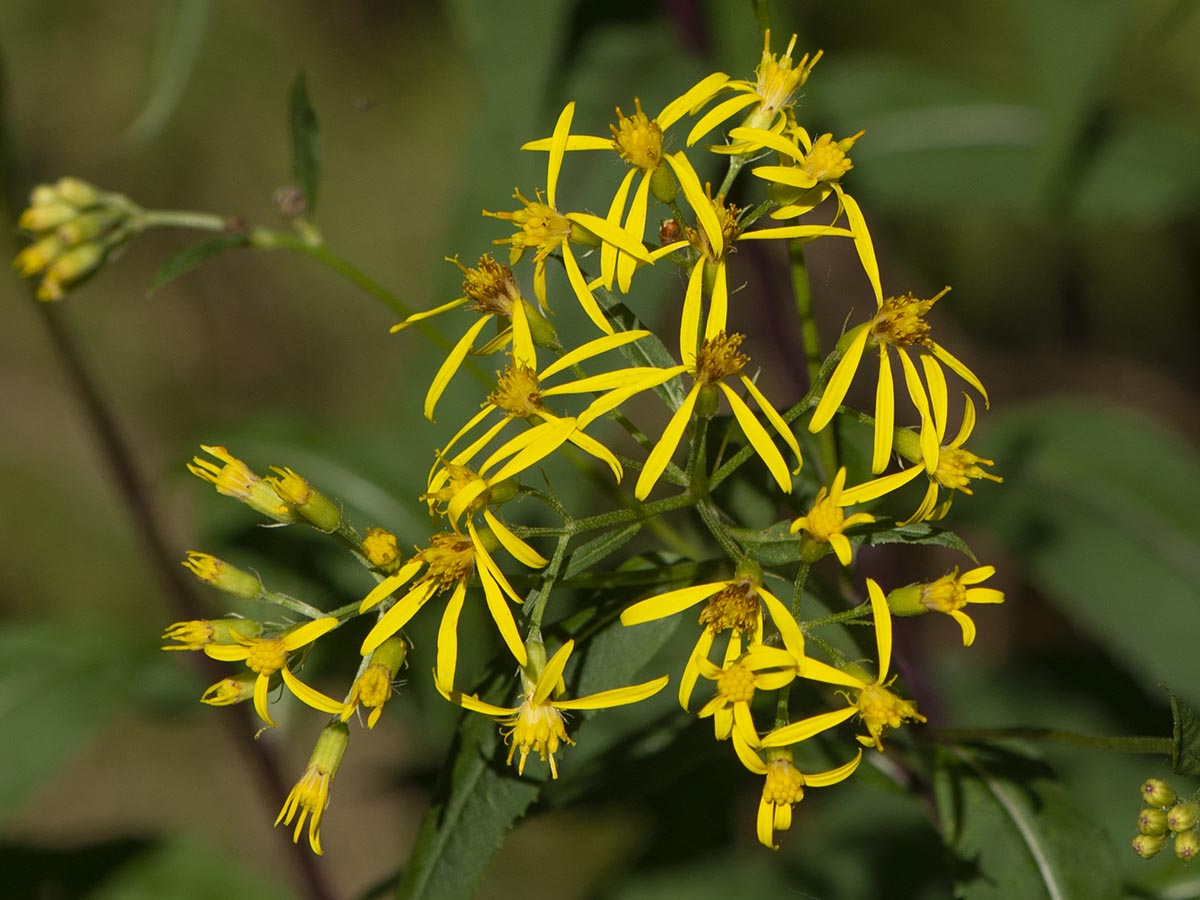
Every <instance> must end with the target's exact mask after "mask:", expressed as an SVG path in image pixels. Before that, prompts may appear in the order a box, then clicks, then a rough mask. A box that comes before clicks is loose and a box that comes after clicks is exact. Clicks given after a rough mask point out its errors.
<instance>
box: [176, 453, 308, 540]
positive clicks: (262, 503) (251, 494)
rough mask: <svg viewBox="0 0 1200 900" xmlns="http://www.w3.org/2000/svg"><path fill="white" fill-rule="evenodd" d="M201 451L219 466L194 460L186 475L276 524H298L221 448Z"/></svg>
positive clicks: (270, 489) (265, 485) (263, 483)
mask: <svg viewBox="0 0 1200 900" xmlns="http://www.w3.org/2000/svg"><path fill="white" fill-rule="evenodd" d="M200 449H201V450H203V451H204V452H205V453H207V454H209V455H210V456H212V457H214V458H216V459H217V460H219V461H220V462H221V463H222V465H217V464H216V463H214V462H212V461H211V460H207V459H204V458H202V457H199V456H195V457H192V461H191V462H190V463H188V471H189V472H191V473H192V474H193V475H195V476H196V477H197V478H202V479H204V480H205V481H207V482H209V483H210V484H212V485H213V487H215V488H216V489H217V493H220V494H224V495H225V496H226V497H233V498H234V499H235V500H239V501H241V502H242V503H245V504H246V505H247V506H249V507H250V508H251V509H253V510H255V511H257V512H260V513H262V514H263V515H264V516H268V517H269V518H272V519H274V520H275V521H276V522H296V521H298V516H297V515H296V513H295V512H293V510H292V508H291V507H290V506H288V504H286V503H284V502H283V499H282V498H281V497H280V496H279V494H277V493H276V492H275V488H273V487H272V486H271V485H270V484H268V483H267V482H266V481H265V480H264V479H262V478H259V477H258V476H257V475H255V474H254V473H253V472H251V471H250V468H249V466H247V465H246V464H245V463H244V462H242V461H241V460H240V459H238V458H237V457H235V456H233V455H232V454H230V452H229V451H228V450H226V449H225V448H224V447H218V446H216V445H213V446H208V445H205V444H201V445H200Z"/></svg>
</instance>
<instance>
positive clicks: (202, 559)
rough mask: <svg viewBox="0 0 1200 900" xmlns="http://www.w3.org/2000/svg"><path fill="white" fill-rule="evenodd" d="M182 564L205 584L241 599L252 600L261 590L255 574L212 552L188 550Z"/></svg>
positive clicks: (260, 584)
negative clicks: (219, 557) (231, 563)
mask: <svg viewBox="0 0 1200 900" xmlns="http://www.w3.org/2000/svg"><path fill="white" fill-rule="evenodd" d="M183 565H184V566H185V567H187V568H188V569H190V570H191V571H192V574H193V575H195V576H196V577H197V578H199V579H200V580H201V581H203V582H205V583H206V584H211V585H212V586H213V587H215V588H216V589H217V590H220V591H224V592H225V593H227V594H233V595H234V596H235V597H241V598H242V599H243V600H254V599H256V598H257V597H258V596H259V595H260V594H262V592H263V586H262V582H261V581H259V579H258V576H257V575H254V574H253V573H251V572H247V571H246V570H245V569H239V568H238V567H237V566H232V565H230V564H229V563H227V562H225V560H223V559H218V558H217V557H215V556H213V555H212V554H209V553H200V552H199V551H197V550H189V551H188V553H187V559H185V560H184V561H183Z"/></svg>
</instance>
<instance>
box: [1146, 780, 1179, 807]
mask: <svg viewBox="0 0 1200 900" xmlns="http://www.w3.org/2000/svg"><path fill="white" fill-rule="evenodd" d="M1176 799H1177V798H1176V796H1175V792H1174V791H1173V790H1171V785H1169V784H1167V783H1166V782H1165V781H1163V780H1162V779H1161V778H1147V779H1146V780H1145V781H1144V782H1143V783H1142V802H1143V803H1145V804H1146V805H1147V806H1163V807H1165V806H1173V805H1174V804H1175V800H1176Z"/></svg>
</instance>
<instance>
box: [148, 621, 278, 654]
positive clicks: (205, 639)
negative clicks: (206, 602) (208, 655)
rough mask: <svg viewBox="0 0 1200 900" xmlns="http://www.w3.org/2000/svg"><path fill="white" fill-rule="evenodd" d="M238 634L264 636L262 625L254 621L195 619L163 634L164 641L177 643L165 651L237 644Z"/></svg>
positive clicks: (174, 626)
mask: <svg viewBox="0 0 1200 900" xmlns="http://www.w3.org/2000/svg"><path fill="white" fill-rule="evenodd" d="M235 628H236V629H237V634H239V635H242V636H249V637H257V636H258V635H260V634H262V625H261V624H260V623H258V622H255V621H254V620H253V619H241V618H232V617H231V618H228V619H194V620H192V621H189V622H175V623H174V624H173V625H168V626H167V629H166V631H164V632H163V635H162V638H163V640H164V641H177V642H178V643H176V644H171V645H168V646H166V647H163V648H162V649H163V650H203V649H204V648H205V647H206V646H207V645H209V644H236V643H237V638H236V635H235V634H234V629H235Z"/></svg>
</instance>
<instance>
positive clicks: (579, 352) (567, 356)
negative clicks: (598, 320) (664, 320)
mask: <svg viewBox="0 0 1200 900" xmlns="http://www.w3.org/2000/svg"><path fill="white" fill-rule="evenodd" d="M649 334H650V332H649V331H646V330H644V329H634V330H632V331H622V332H619V333H617V334H607V335H605V336H604V337H598V338H595V339H593V340H590V341H588V342H587V343H585V344H581V345H580V346H578V347H576V348H575V349H574V350H572V351H570V352H569V353H564V354H563V355H562V356H561V357H559V358H558V359H557V360H555V361H554V362H552V363H551V364H550V365H548V366H546V368H545V370H544V371H543V372H542V373H541V374H540V375H538V380H539V381H546V380H548V379H549V378H550V377H551V376H554V375H557V374H558V373H559V372H562V371H564V370H565V369H569V368H571V367H572V366H574V365H576V364H578V363H581V362H583V361H584V360H588V359H591V358H592V357H593V356H599V355H600V354H601V353H607V352H608V351H609V350H615V349H616V348H617V347H623V346H624V345H625V344H629V343H632V342H633V341H640V340H641V339H642V338H644V337H647V336H649Z"/></svg>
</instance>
